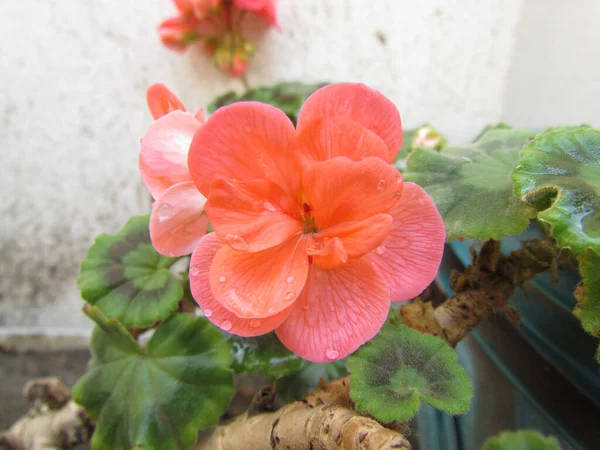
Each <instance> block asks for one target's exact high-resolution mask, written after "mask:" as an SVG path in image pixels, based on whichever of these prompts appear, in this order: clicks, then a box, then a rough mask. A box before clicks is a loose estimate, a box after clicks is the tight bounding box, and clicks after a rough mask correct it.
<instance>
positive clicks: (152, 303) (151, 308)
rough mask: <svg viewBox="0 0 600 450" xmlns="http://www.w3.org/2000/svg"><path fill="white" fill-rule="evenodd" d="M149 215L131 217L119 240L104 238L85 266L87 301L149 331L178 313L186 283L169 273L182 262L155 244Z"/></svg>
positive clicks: (83, 277)
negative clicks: (161, 251)
mask: <svg viewBox="0 0 600 450" xmlns="http://www.w3.org/2000/svg"><path fill="white" fill-rule="evenodd" d="M148 221H149V216H147V215H146V216H137V217H132V218H131V219H129V221H128V222H127V223H126V224H125V226H124V227H123V228H122V229H121V230H120V231H119V232H118V233H117V234H115V235H108V234H101V235H100V236H98V237H97V238H96V241H95V242H94V244H93V245H92V246H91V247H90V249H89V251H88V254H87V257H86V258H85V259H84V260H83V262H82V263H81V272H80V274H79V278H78V279H77V283H78V284H79V289H80V290H81V296H82V297H83V299H84V300H85V301H86V302H88V303H90V304H92V305H95V306H97V307H98V308H100V309H101V310H102V312H103V313H104V314H105V315H106V316H108V317H113V318H115V319H118V320H119V321H120V322H122V323H123V324H124V325H125V326H126V327H127V328H131V327H140V328H143V327H146V326H150V325H152V324H153V323H155V322H156V321H159V320H162V319H165V318H166V317H168V316H169V315H171V314H172V313H173V311H175V309H176V308H177V304H178V303H179V300H181V298H182V296H183V287H182V285H181V282H180V281H179V280H178V279H177V278H176V277H175V276H174V275H173V274H172V273H171V272H170V271H169V267H170V266H171V265H172V264H173V263H174V262H175V261H177V259H175V258H168V257H166V256H162V255H160V254H159V253H158V252H157V251H156V250H154V247H152V242H151V241H150V232H149V231H148Z"/></svg>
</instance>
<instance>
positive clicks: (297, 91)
mask: <svg viewBox="0 0 600 450" xmlns="http://www.w3.org/2000/svg"><path fill="white" fill-rule="evenodd" d="M325 85H327V83H315V84H303V83H280V84H277V85H275V86H261V87H257V88H254V89H250V90H248V91H246V92H245V93H244V94H237V93H235V92H228V93H226V94H224V95H221V96H220V97H217V98H216V99H215V100H214V101H213V102H212V103H211V104H210V105H208V108H207V110H208V112H209V113H213V112H215V111H216V110H217V109H218V108H220V107H221V106H226V105H230V104H231V103H235V102H240V101H257V102H263V103H268V104H269V105H273V106H275V107H277V108H279V109H281V110H282V111H283V112H284V113H286V115H287V116H288V117H289V118H290V119H291V120H292V122H294V123H296V121H297V119H298V112H299V111H300V107H301V106H302V104H303V103H304V102H305V101H306V99H307V98H308V97H309V96H310V94H312V93H313V92H314V91H316V90H317V89H319V88H321V87H323V86H325Z"/></svg>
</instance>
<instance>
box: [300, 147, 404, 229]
mask: <svg viewBox="0 0 600 450" xmlns="http://www.w3.org/2000/svg"><path fill="white" fill-rule="evenodd" d="M402 184H403V183H402V176H401V175H400V173H399V172H398V170H396V169H395V168H394V167H393V166H392V165H390V164H388V163H386V162H385V161H383V160H382V159H380V158H365V159H363V160H362V161H359V162H354V161H351V160H349V159H348V158H344V157H338V158H333V159H330V160H328V161H324V162H319V163H315V164H312V165H310V166H308V167H307V168H306V170H305V171H304V174H303V176H302V185H303V190H304V193H305V195H306V198H307V200H308V206H309V207H310V209H311V211H312V215H313V217H314V219H315V223H316V225H317V227H318V229H319V230H323V229H325V228H327V227H330V226H332V225H337V224H340V223H343V222H347V221H358V220H364V219H367V218H369V217H371V216H374V215H375V214H380V213H386V212H388V211H389V210H390V209H391V208H392V207H393V206H394V205H395V204H396V203H397V202H398V200H399V199H400V197H401V196H402Z"/></svg>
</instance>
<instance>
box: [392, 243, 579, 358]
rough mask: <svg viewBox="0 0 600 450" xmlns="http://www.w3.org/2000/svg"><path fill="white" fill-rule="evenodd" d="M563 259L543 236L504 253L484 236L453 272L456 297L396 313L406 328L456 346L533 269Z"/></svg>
mask: <svg viewBox="0 0 600 450" xmlns="http://www.w3.org/2000/svg"><path fill="white" fill-rule="evenodd" d="M568 257H569V256H568V254H567V253H561V250H560V249H559V248H557V247H556V246H554V245H553V243H551V242H550V241H543V240H532V241H528V242H526V243H525V244H524V246H523V248H521V249H519V250H516V251H514V252H512V253H511V254H510V255H508V256H503V255H502V254H501V253H500V243H499V242H498V241H494V240H489V241H487V242H486V243H485V244H484V245H483V247H482V248H481V251H480V252H479V253H473V262H472V264H471V265H470V266H469V267H467V268H466V270H465V272H464V273H458V272H454V273H453V274H452V277H451V279H450V287H451V288H452V290H453V291H454V292H456V295H454V296H452V297H450V298H448V299H447V300H446V301H444V302H443V303H442V304H441V305H439V306H438V307H437V308H434V307H433V306H432V305H431V303H425V302H423V301H421V300H419V299H416V300H415V301H413V302H412V303H410V304H407V305H405V306H403V307H402V308H401V310H400V312H401V314H402V317H403V319H404V322H405V323H406V324H407V325H408V326H410V327H411V328H414V329H416V330H419V331H421V332H422V333H429V334H433V335H436V336H439V337H441V338H443V339H444V340H446V341H447V342H448V343H449V344H450V345H452V346H455V345H456V344H457V343H458V342H459V341H460V340H461V339H462V338H464V337H465V336H466V335H467V334H468V333H469V332H470V331H471V330H472V329H473V328H475V327H476V326H477V324H478V323H479V322H480V321H481V320H483V319H484V318H486V317H488V316H489V315H491V314H493V313H495V312H499V311H502V310H505V309H506V308H507V304H508V301H509V300H510V298H511V297H512V295H513V294H514V292H515V290H516V288H517V287H520V286H522V285H523V284H524V283H525V282H526V281H528V280H529V279H531V278H532V277H533V276H534V275H536V274H537V273H540V272H544V271H552V272H553V274H554V273H555V271H556V268H557V265H558V264H559V263H564V262H565V261H566V260H567V259H568ZM512 312H513V311H511V313H512ZM513 315H514V314H513Z"/></svg>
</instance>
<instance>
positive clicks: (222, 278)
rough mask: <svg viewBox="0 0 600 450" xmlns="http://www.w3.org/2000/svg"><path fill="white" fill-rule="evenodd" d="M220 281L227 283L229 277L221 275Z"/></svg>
mask: <svg viewBox="0 0 600 450" xmlns="http://www.w3.org/2000/svg"><path fill="white" fill-rule="evenodd" d="M218 280H219V283H225V282H226V281H227V277H226V276H225V275H221V276H220V277H219V278H218Z"/></svg>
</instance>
